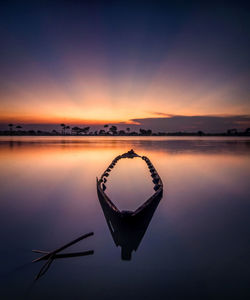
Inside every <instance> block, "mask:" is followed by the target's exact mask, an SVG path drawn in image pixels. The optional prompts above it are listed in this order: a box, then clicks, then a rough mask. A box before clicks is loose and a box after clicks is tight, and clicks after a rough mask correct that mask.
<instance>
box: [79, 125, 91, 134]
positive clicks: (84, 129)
mask: <svg viewBox="0 0 250 300" xmlns="http://www.w3.org/2000/svg"><path fill="white" fill-rule="evenodd" d="M89 129H90V127H84V128H83V129H81V132H83V133H84V134H87V133H88V131H89Z"/></svg>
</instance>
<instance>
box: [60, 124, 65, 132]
mask: <svg viewBox="0 0 250 300" xmlns="http://www.w3.org/2000/svg"><path fill="white" fill-rule="evenodd" d="M60 126H61V127H62V135H64V134H65V127H66V125H65V124H63V123H62V124H60Z"/></svg>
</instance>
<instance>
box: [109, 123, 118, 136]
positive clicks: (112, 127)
mask: <svg viewBox="0 0 250 300" xmlns="http://www.w3.org/2000/svg"><path fill="white" fill-rule="evenodd" d="M109 131H111V132H112V133H113V135H116V134H117V127H116V126H114V125H113V126H111V127H110V128H109Z"/></svg>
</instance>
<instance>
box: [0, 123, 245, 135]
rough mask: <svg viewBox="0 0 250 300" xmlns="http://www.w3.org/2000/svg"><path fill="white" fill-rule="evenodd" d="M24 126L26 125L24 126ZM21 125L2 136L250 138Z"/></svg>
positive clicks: (230, 131) (229, 132)
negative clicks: (50, 128)
mask: <svg viewBox="0 0 250 300" xmlns="http://www.w3.org/2000/svg"><path fill="white" fill-rule="evenodd" d="M23 126H24V125H23ZM23 126H21V125H14V124H9V125H8V128H6V130H2V131H0V135H1V136H12V135H15V136H250V128H246V129H245V130H243V131H238V130H237V129H235V128H232V129H228V130H227V131H226V132H221V133H206V132H203V131H201V130H198V131H197V132H186V131H178V132H161V131H160V132H153V131H152V130H151V129H143V128H140V129H139V131H132V130H131V128H129V127H128V128H126V130H118V128H117V126H115V125H104V126H103V128H104V129H99V130H95V131H91V127H89V126H88V127H78V126H72V127H70V126H68V125H66V124H63V123H62V124H60V125H59V126H58V128H57V129H53V130H51V131H44V130H33V129H30V130H25V129H24V128H23Z"/></svg>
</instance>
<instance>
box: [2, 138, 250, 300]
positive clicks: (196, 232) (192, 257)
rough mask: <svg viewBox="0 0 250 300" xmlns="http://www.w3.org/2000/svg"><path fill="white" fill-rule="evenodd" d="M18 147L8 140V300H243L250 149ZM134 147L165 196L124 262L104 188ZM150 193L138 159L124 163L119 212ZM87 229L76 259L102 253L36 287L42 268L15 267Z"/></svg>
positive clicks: (227, 144) (122, 143) (115, 143)
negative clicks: (99, 189) (104, 179)
mask: <svg viewBox="0 0 250 300" xmlns="http://www.w3.org/2000/svg"><path fill="white" fill-rule="evenodd" d="M12 139H13V141H12V143H9V141H7V139H6V138H3V139H2V138H1V140H0V163H1V172H0V190H1V202H0V220H1V221H0V223H1V227H0V228H1V229H0V236H1V249H0V254H1V273H0V276H1V282H2V283H3V285H4V287H2V288H1V290H2V293H3V295H4V299H8V298H9V299H11V298H13V297H14V296H15V297H16V298H18V299H20V297H21V296H20V295H24V298H25V297H26V296H27V293H28V296H29V297H30V298H31V299H34V298H35V299H40V298H41V299H42V298H44V297H47V298H48V297H59V295H60V296H61V297H62V298H63V299H64V298H65V299H69V298H70V297H71V296H72V295H73V296H72V297H75V299H83V298H85V297H87V298H88V297H89V298H90V299H94V298H98V297H102V298H104V299H105V298H112V297H113V298H114V299H115V298H116V295H117V294H118V293H119V295H120V297H121V298H122V299H126V297H128V296H130V297H133V298H135V297H137V298H140V297H144V299H146V297H148V298H150V299H151V298H152V297H153V295H154V296H155V297H157V296H158V297H159V295H160V294H163V293H164V295H166V297H167V296H169V298H170V299H171V297H172V299H176V298H178V297H179V298H182V297H183V295H185V297H188V296H190V297H193V298H195V297H198V298H202V299H206V298H209V297H210V298H215V299H218V298H222V297H227V298H230V297H232V299H236V298H239V297H240V296H241V295H243V293H245V295H246V291H247V289H248V286H249V275H250V274H249V267H250V260H249V251H250V242H249V233H250V232H249V228H250V221H249V208H250V207H249V206H250V204H249V198H250V192H249V177H250V168H249V165H250V164H249V163H250V155H249V154H250V152H249V149H250V140H246V139H217V138H201V139H200V138H198V139H196V138H180V140H179V139H178V138H156V139H154V138H141V139H139V140H138V139H134V138H132V139H131V138H129V139H128V138H118V139H112V138H107V139H105V138H100V139H98V138H86V139H83V138H75V139H73V142H72V141H71V142H69V140H71V139H68V138H65V142H64V143H63V144H62V143H61V138H60V139H57V138H17V140H16V138H14V137H13V138H12ZM18 140H19V143H18V142H17V141H18ZM20 141H21V143H20ZM34 141H36V142H34ZM52 141H53V142H52ZM131 148H133V149H134V150H135V151H136V152H138V154H142V155H147V156H148V157H149V158H150V159H151V161H152V162H153V164H154V165H155V167H156V169H157V171H158V173H159V174H160V176H161V178H162V180H163V183H164V196H163V199H162V201H161V202H160V204H159V207H158V208H157V210H156V212H155V214H154V216H153V219H152V221H151V223H150V225H149V228H148V230H147V232H146V234H145V236H144V238H143V240H142V242H141V245H140V247H139V249H138V250H137V252H136V253H134V254H133V260H132V261H130V262H123V261H121V260H120V250H119V249H117V248H116V247H115V245H114V243H113V241H112V237H111V236H110V233H109V231H108V228H107V226H106V223H105V219H104V216H103V213H102V211H101V208H100V204H99V203H98V200H97V195H96V181H95V180H96V176H98V177H99V176H100V175H101V174H102V172H103V170H104V169H105V168H106V167H107V166H108V164H109V163H110V162H111V161H112V159H113V158H114V157H115V156H116V155H118V154H121V153H123V152H125V151H127V150H129V149H131ZM137 184H138V186H139V188H138V186H137ZM152 193H153V185H152V182H151V181H150V176H149V174H148V171H147V168H146V166H144V162H143V161H141V160H138V161H137V160H135V159H134V160H122V161H120V162H118V164H117V165H116V167H115V169H114V170H113V171H112V172H111V175H110V177H109V178H108V183H107V194H108V195H109V196H110V198H111V199H112V201H114V202H115V203H116V204H117V205H118V206H119V207H121V208H122V209H130V208H131V209H134V208H136V207H137V206H139V205H140V204H142V202H144V201H145V200H146V199H147V198H148V196H150V195H151V194H152ZM89 231H94V232H95V235H94V237H92V238H91V239H88V240H86V241H82V242H80V243H79V244H78V245H76V246H74V249H73V248H72V251H73V250H76V251H85V250H88V249H94V250H95V254H94V255H93V256H91V257H83V258H72V259H67V260H65V261H60V262H55V263H54V265H53V267H52V268H51V269H50V270H49V271H48V273H46V275H45V276H44V278H42V279H41V281H39V282H38V283H36V285H35V286H33V287H32V288H31V289H28V287H29V286H30V284H31V282H32V279H33V278H34V276H35V274H36V272H37V271H38V269H39V265H27V266H25V267H23V268H20V269H17V270H16V268H17V267H19V266H21V265H23V264H25V263H26V262H30V261H31V260H32V259H34V258H35V257H34V255H33V254H32V253H31V251H30V250H31V249H33V248H39V249H43V250H51V249H53V248H56V247H57V246H60V245H62V244H63V243H66V242H68V241H70V240H72V239H74V238H75V237H77V236H80V235H81V234H84V233H86V232H89ZM14 269H15V271H14ZM13 295H14V296H13ZM17 295H18V297H17ZM236 295H237V297H236ZM19 296H20V297H19ZM28 296H27V297H28Z"/></svg>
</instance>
